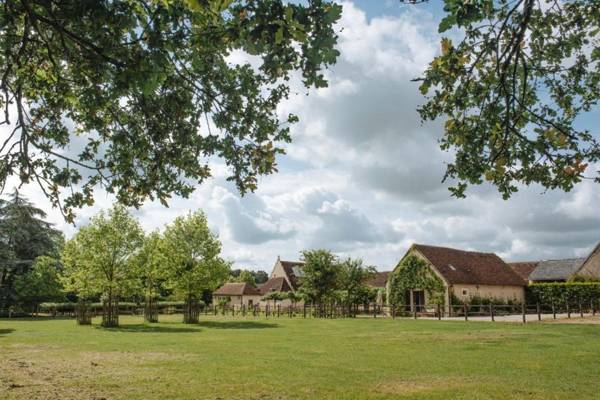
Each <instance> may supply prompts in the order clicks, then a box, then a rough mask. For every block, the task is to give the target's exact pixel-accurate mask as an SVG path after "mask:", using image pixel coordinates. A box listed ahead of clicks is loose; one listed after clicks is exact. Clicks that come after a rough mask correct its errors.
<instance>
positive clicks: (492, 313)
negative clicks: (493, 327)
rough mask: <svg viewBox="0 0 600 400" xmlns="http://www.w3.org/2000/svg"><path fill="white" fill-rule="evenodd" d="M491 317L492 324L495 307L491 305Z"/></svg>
mask: <svg viewBox="0 0 600 400" xmlns="http://www.w3.org/2000/svg"><path fill="white" fill-rule="evenodd" d="M490 317H491V318H492V322H494V305H493V304H492V303H490Z"/></svg>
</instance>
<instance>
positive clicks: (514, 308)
mask: <svg viewBox="0 0 600 400" xmlns="http://www.w3.org/2000/svg"><path fill="white" fill-rule="evenodd" d="M599 310H600V299H594V300H591V301H589V302H587V303H583V302H581V301H563V302H556V303H550V304H546V303H535V304H468V303H464V304H453V305H451V306H444V305H440V304H427V305H418V306H412V307H411V306H401V307H392V306H382V305H379V304H364V305H363V304H360V305H353V306H342V305H336V304H304V305H289V306H288V305H285V306H284V305H281V304H268V305H254V306H246V305H225V306H220V305H208V306H202V307H201V311H200V314H201V315H206V316H208V315H212V316H231V317H256V318H258V317H264V318H284V317H287V318H358V317H362V318H364V317H369V318H382V317H386V318H414V319H419V318H427V319H434V320H435V319H438V320H441V319H446V320H447V319H464V320H465V321H466V320H469V319H477V320H490V321H495V320H497V319H503V318H504V317H512V319H511V320H513V321H515V320H522V322H527V321H528V320H532V319H534V320H535V319H537V320H542V319H543V318H546V319H548V318H551V319H557V318H558V317H565V318H571V317H575V316H579V317H583V316H585V315H591V316H595V315H596V314H597V313H598V311H599ZM44 311H45V312H44V313H43V314H45V315H50V316H54V317H60V316H63V317H75V310H74V309H73V310H71V309H69V307H61V308H54V309H52V308H49V309H47V310H44ZM159 312H160V313H161V314H181V313H183V303H175V302H174V303H166V304H164V305H163V306H159ZM89 313H90V315H91V316H99V315H101V314H102V308H101V307H100V306H99V305H98V304H94V305H91V306H90V307H89ZM119 314H121V315H140V316H143V315H144V307H143V305H139V304H135V303H125V304H120V305H119ZM515 316H517V317H519V316H520V317H521V318H517V319H515Z"/></svg>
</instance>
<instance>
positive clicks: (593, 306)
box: [590, 299, 596, 317]
mask: <svg viewBox="0 0 600 400" xmlns="http://www.w3.org/2000/svg"><path fill="white" fill-rule="evenodd" d="M590 302H591V303H592V304H591V306H592V316H593V317H595V316H596V303H594V299H592V300H590Z"/></svg>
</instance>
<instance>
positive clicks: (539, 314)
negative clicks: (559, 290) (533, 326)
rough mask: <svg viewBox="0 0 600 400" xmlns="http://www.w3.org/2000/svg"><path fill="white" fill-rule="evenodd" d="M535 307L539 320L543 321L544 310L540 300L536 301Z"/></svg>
mask: <svg viewBox="0 0 600 400" xmlns="http://www.w3.org/2000/svg"><path fill="white" fill-rule="evenodd" d="M535 308H536V310H537V315H538V321H541V320H542V312H541V310H540V302H539V301H538V302H537V303H535Z"/></svg>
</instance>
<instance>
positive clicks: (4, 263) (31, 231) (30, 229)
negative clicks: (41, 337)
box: [0, 189, 63, 313]
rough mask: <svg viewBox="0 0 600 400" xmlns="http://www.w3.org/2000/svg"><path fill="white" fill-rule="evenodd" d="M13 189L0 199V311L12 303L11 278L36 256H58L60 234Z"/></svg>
mask: <svg viewBox="0 0 600 400" xmlns="http://www.w3.org/2000/svg"><path fill="white" fill-rule="evenodd" d="M45 218H46V213H45V212H44V211H42V210H41V209H39V208H37V207H35V206H34V205H32V204H31V203H30V202H29V201H28V200H27V198H25V197H24V196H23V195H21V194H20V193H19V192H18V191H17V190H16V189H15V190H14V191H13V193H12V194H10V195H9V196H8V199H7V200H4V199H3V200H0V313H1V312H2V310H5V309H7V308H8V307H9V306H11V305H13V304H14V302H15V296H16V293H15V290H14V281H15V279H17V278H18V277H19V276H20V275H23V274H26V273H27V272H28V271H29V269H30V268H31V265H32V264H33V262H34V260H35V259H36V258H38V257H40V256H50V257H58V252H59V250H60V246H61V244H62V242H63V236H62V234H61V233H60V232H59V231H57V230H56V229H54V228H53V227H52V224H51V223H49V222H46V221H45Z"/></svg>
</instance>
